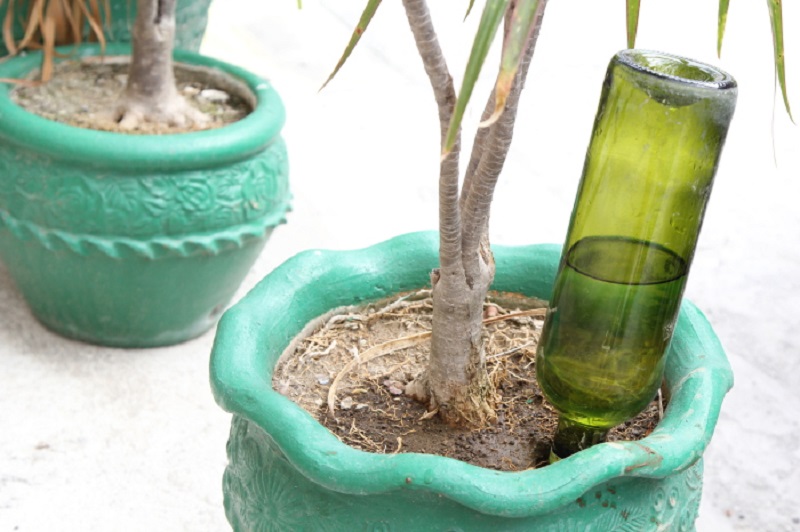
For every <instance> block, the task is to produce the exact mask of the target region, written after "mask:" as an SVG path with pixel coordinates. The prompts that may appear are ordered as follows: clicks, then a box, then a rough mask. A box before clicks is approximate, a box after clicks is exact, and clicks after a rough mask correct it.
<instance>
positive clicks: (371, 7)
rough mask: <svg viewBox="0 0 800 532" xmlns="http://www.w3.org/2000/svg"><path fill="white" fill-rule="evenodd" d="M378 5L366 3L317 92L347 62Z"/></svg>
mask: <svg viewBox="0 0 800 532" xmlns="http://www.w3.org/2000/svg"><path fill="white" fill-rule="evenodd" d="M379 5H381V0H369V1H368V2H367V7H365V8H364V12H363V13H362V14H361V19H360V20H359V21H358V25H357V26H356V29H355V30H354V31H353V35H352V36H351V37H350V42H349V43H347V48H345V50H344V53H343V54H342V57H341V58H340V59H339V62H338V63H336V68H334V69H333V72H331V75H330V76H328V79H327V80H325V83H323V84H322V87H320V89H319V90H322V89H324V88H325V86H326V85H327V84H328V83H330V82H331V80H332V79H333V77H334V76H335V75H336V73H337V72H339V69H340V68H342V66H343V65H344V63H345V61H347V58H348V57H350V54H351V53H352V52H353V49H354V48H355V47H356V45H357V44H358V41H359V40H361V36H362V35H363V34H364V32H365V31H366V30H367V26H368V25H369V23H370V21H371V20H372V17H373V16H374V15H375V11H377V10H378V6H379Z"/></svg>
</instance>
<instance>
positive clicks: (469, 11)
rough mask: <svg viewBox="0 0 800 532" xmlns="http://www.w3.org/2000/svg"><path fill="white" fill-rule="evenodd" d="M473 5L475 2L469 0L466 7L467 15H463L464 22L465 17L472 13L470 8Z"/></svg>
mask: <svg viewBox="0 0 800 532" xmlns="http://www.w3.org/2000/svg"><path fill="white" fill-rule="evenodd" d="M474 5H475V0H469V5H468V6H467V14H466V15H464V20H467V17H468V16H469V14H470V13H472V6H474Z"/></svg>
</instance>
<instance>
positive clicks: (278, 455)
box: [211, 233, 732, 531]
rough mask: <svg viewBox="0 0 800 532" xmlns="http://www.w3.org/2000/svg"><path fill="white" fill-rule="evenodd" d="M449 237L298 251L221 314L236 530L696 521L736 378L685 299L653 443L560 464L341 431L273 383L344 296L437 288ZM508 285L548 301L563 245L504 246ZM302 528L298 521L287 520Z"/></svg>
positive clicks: (608, 526) (653, 526)
mask: <svg viewBox="0 0 800 532" xmlns="http://www.w3.org/2000/svg"><path fill="white" fill-rule="evenodd" d="M437 242H438V240H437V236H436V234H435V233H415V234H411V235H405V236H401V237H398V238H395V239H393V240H390V241H388V242H384V243H382V244H379V245H377V246H373V247H372V248H367V249H364V250H358V251H350V252H330V251H309V252H305V253H302V254H300V255H298V256H296V257H294V258H293V259H291V260H289V261H288V262H286V263H285V264H284V265H283V266H281V267H280V268H278V269H276V270H275V271H274V272H273V273H271V274H270V275H269V276H268V277H267V278H266V279H264V280H263V281H262V282H261V283H260V284H259V285H258V286H257V287H256V288H254V289H253V290H252V291H251V292H250V294H248V295H247V296H246V297H245V298H244V299H243V300H242V301H240V302H239V303H238V304H237V305H235V306H234V307H233V308H232V309H231V310H229V311H228V312H227V313H226V314H225V315H224V316H223V318H222V320H221V322H220V325H219V328H218V332H217V338H216V341H215V346H214V350H213V353H212V359H211V382H212V388H213V390H214V394H215V397H216V400H217V402H218V403H219V404H220V405H221V406H222V407H223V408H225V409H226V410H228V411H230V412H233V413H234V414H235V415H234V420H233V425H232V429H231V437H230V440H229V443H228V455H229V459H230V464H229V466H228V469H227V470H226V472H225V478H224V489H225V507H226V513H227V515H228V519H229V521H230V522H231V524H232V525H233V526H234V528H235V529H237V530H287V529H292V528H291V527H292V526H296V527H299V528H295V529H297V530H342V531H344V530H381V531H389V530H397V531H400V530H462V531H468V530H533V529H535V530H554V531H555V530H558V531H571V530H585V529H587V527H590V526H591V527H592V529H593V530H594V529H597V530H604V531H605V530H636V531H640V530H670V529H672V530H693V529H694V520H695V518H696V516H697V508H698V505H699V500H700V492H701V485H702V460H701V456H702V453H703V451H704V449H705V447H706V445H707V444H708V441H709V439H710V438H711V434H712V432H713V428H714V425H715V423H716V420H717V416H718V414H719V409H720V406H721V403H722V398H723V396H724V394H725V393H726V392H727V390H728V389H729V388H730V386H731V384H732V375H731V372H730V368H729V366H728V362H727V359H726V358H725V355H724V352H723V351H722V348H721V346H720V345H719V342H718V340H717V338H716V336H715V335H714V333H713V331H712V330H711V327H710V326H709V324H708V322H707V321H706V320H705V318H704V317H703V316H702V314H701V313H700V312H699V311H698V310H697V309H696V308H695V307H694V306H693V305H692V304H691V303H688V302H685V303H684V305H683V307H682V311H681V315H680V318H679V321H678V325H677V327H676V333H675V336H674V338H673V343H672V348H671V351H670V355H669V362H668V367H667V373H666V378H667V383H668V386H669V389H670V392H671V395H672V398H671V403H670V405H669V408H668V409H667V412H666V415H665V418H664V420H663V421H662V422H661V423H660V424H659V426H658V428H657V429H656V430H655V431H654V432H653V433H652V434H651V435H650V436H648V437H647V438H645V439H644V440H641V441H639V442H621V443H607V444H602V445H598V446H596V447H593V448H591V449H588V450H586V451H583V452H581V453H578V454H576V455H574V456H572V457H570V458H568V459H565V460H562V461H560V462H558V463H556V464H554V465H551V466H548V467H545V468H542V469H538V470H529V471H524V472H516V473H508V472H498V471H492V470H488V469H483V468H479V467H475V466H472V465H469V464H466V463H464V462H460V461H457V460H453V459H449V458H444V457H439V456H433V455H422V454H397V455H378V454H371V453H366V452H363V451H358V450H355V449H352V448H350V447H348V446H346V445H344V444H343V443H341V442H340V441H339V440H338V439H337V438H336V437H335V436H334V435H333V434H331V433H330V432H329V431H328V430H327V429H325V428H324V427H322V426H321V425H320V424H319V423H317V422H316V421H315V420H314V419H313V418H312V417H311V416H310V415H309V414H307V413H306V412H304V411H303V410H302V409H300V407H298V406H297V405H295V404H294V403H292V402H291V401H290V400H289V399H287V398H285V397H283V396H281V395H279V394H278V393H277V392H275V391H274V390H273V389H272V386H271V379H272V368H273V367H274V365H275V362H276V361H277V359H278V357H279V356H280V355H281V353H282V352H283V351H284V349H285V348H286V346H287V345H288V344H289V343H290V342H291V340H292V339H293V338H294V337H295V336H296V335H297V334H298V333H299V332H300V331H301V330H302V329H303V327H304V326H305V325H306V324H307V323H308V322H310V321H311V320H313V319H314V318H316V317H318V316H320V315H322V314H324V313H325V312H327V311H329V310H332V309H334V308H337V307H340V306H343V305H351V304H358V303H361V302H363V301H367V300H373V299H379V298H382V297H386V296H388V295H391V294H393V293H398V292H401V291H405V290H411V289H415V288H419V287H421V286H425V285H426V284H427V282H428V280H427V277H428V273H429V271H430V270H431V269H432V268H434V267H435V266H436V265H437V260H438V258H437ZM494 251H495V258H496V260H497V278H496V280H495V283H494V285H493V288H494V289H497V290H502V291H510V292H519V293H523V294H525V295H529V296H534V297H540V298H546V297H548V296H549V294H550V290H551V286H552V282H553V279H554V276H555V273H556V268H557V265H558V259H559V253H560V249H559V247H558V246H555V245H544V246H528V247H516V248H511V247H502V246H497V247H495V249H494ZM286 527H289V528H286Z"/></svg>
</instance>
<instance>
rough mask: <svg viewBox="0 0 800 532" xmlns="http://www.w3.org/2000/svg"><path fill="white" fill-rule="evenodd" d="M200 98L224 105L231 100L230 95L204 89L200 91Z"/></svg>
mask: <svg viewBox="0 0 800 532" xmlns="http://www.w3.org/2000/svg"><path fill="white" fill-rule="evenodd" d="M200 98H202V99H203V100H206V101H207V102H214V103H224V102H227V101H228V100H229V99H230V95H229V94H228V93H227V92H225V91H221V90H218V89H204V90H202V91H200Z"/></svg>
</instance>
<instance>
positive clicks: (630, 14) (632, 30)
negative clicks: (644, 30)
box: [626, 0, 639, 48]
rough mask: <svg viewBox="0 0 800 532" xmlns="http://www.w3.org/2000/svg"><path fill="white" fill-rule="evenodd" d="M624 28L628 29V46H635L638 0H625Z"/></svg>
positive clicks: (637, 24) (637, 28)
mask: <svg viewBox="0 0 800 532" xmlns="http://www.w3.org/2000/svg"><path fill="white" fill-rule="evenodd" d="M626 1H627V9H626V16H627V18H626V29H627V30H628V48H633V47H634V46H636V33H637V32H638V31H639V0H626Z"/></svg>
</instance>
